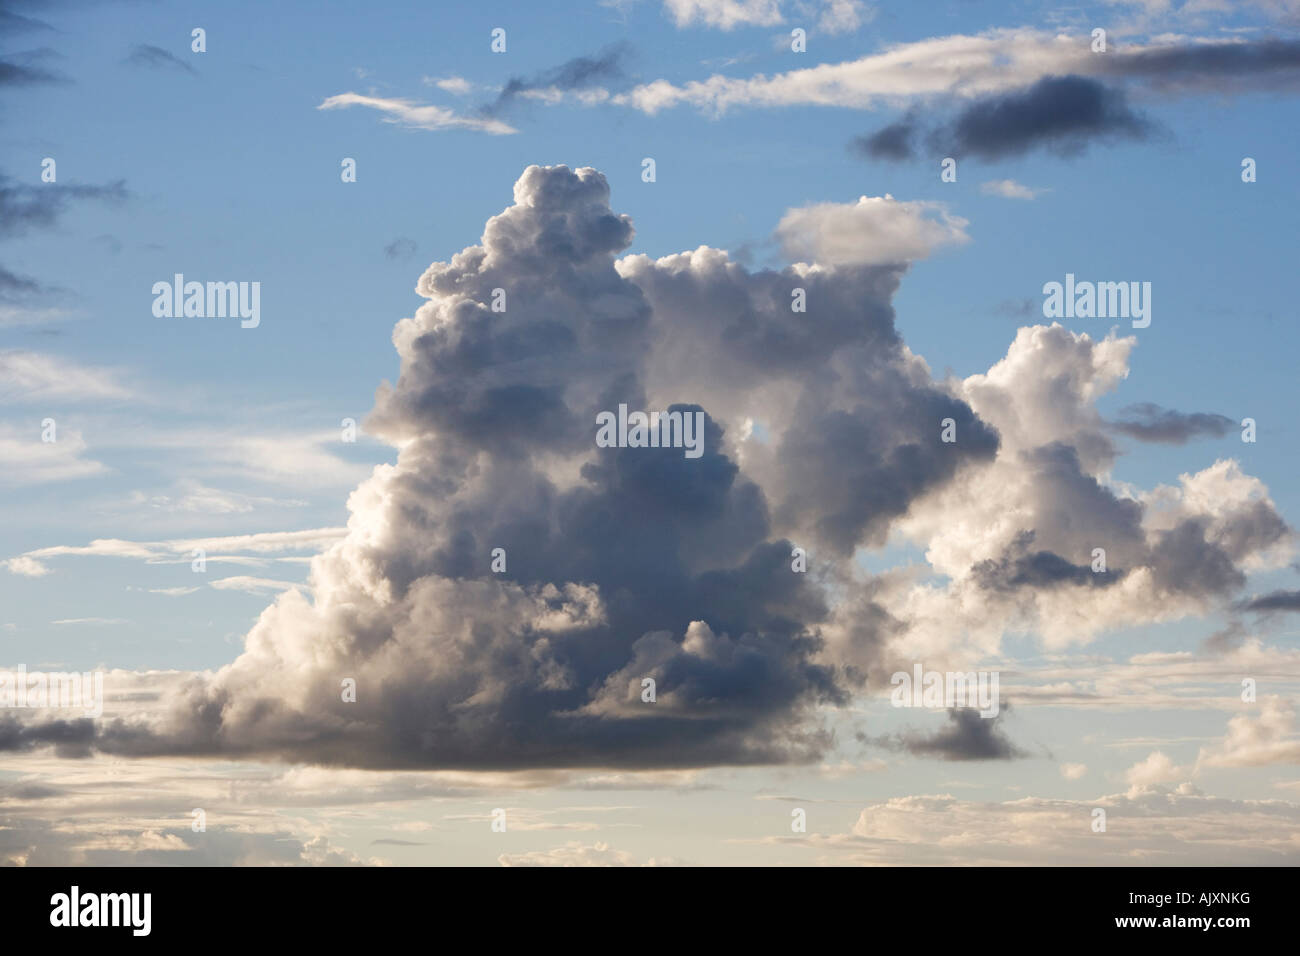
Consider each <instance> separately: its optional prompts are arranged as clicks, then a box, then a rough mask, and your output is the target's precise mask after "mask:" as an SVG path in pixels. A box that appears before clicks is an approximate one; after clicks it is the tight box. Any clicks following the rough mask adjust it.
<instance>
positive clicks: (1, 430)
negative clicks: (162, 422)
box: [0, 421, 107, 573]
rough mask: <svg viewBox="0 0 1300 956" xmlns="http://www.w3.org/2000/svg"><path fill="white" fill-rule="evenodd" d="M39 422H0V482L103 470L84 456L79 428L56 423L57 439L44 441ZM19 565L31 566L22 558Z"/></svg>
mask: <svg viewBox="0 0 1300 956" xmlns="http://www.w3.org/2000/svg"><path fill="white" fill-rule="evenodd" d="M39 426H40V423H39V421H37V422H33V423H32V425H31V426H28V427H25V428H17V427H13V426H5V425H0V461H3V462H4V463H5V467H4V469H3V470H0V486H3V485H10V486H12V485H37V484H45V483H47V482H54V481H73V480H76V479H79V478H88V477H90V476H92V475H98V474H100V473H102V472H104V471H106V470H107V469H106V468H105V466H104V465H103V464H102V463H100V462H98V461H93V460H91V459H89V458H86V457H84V455H85V452H86V450H87V445H86V440H85V439H84V438H83V437H82V434H81V432H79V431H77V430H76V429H73V428H68V427H58V426H57V423H56V435H57V437H58V440H57V441H51V442H46V441H42V440H41V431H42V428H41V427H39ZM20 566H21V567H24V568H28V569H30V568H31V565H30V564H28V563H26V562H22V563H21V564H20ZM10 570H11V571H13V570H14V568H13V567H12V566H11V567H10ZM16 573H25V572H21V571H19V572H16Z"/></svg>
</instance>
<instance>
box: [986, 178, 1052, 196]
mask: <svg viewBox="0 0 1300 956" xmlns="http://www.w3.org/2000/svg"><path fill="white" fill-rule="evenodd" d="M980 192H982V193H983V194H984V195H986V196H1001V197H1002V198H1003V199H1037V198H1038V197H1039V196H1040V195H1042V193H1043V190H1041V189H1034V188H1032V187H1030V186H1026V185H1024V184H1023V183H1018V182H1016V181H1015V180H1014V179H994V180H991V181H989V182H987V183H980Z"/></svg>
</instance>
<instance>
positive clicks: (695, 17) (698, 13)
mask: <svg viewBox="0 0 1300 956" xmlns="http://www.w3.org/2000/svg"><path fill="white" fill-rule="evenodd" d="M664 10H665V11H666V12H667V13H668V15H669V16H671V17H672V19H673V22H674V23H676V25H677V26H678V27H688V26H693V25H695V24H697V23H698V24H700V25H701V26H706V27H716V28H717V29H719V30H734V29H735V28H736V27H740V26H760V27H770V26H775V25H776V24H778V23H781V22H782V20H783V19H784V18H783V17H782V16H781V4H780V0H664Z"/></svg>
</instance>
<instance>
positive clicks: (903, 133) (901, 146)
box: [852, 114, 917, 160]
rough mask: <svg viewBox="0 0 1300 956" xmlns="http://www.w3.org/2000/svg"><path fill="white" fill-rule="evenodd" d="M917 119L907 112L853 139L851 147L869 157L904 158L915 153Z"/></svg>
mask: <svg viewBox="0 0 1300 956" xmlns="http://www.w3.org/2000/svg"><path fill="white" fill-rule="evenodd" d="M916 134H917V119H916V116H915V115H914V114H909V115H907V116H905V117H903V118H902V119H900V120H898V121H897V122H894V123H890V124H889V125H888V126H883V127H881V128H880V129H878V130H877V131H876V132H874V133H871V134H870V135H864V136H859V137H857V138H856V139H855V140H853V144H852V145H853V148H854V149H855V150H856V151H857V152H858V153H860V154H862V155H863V156H867V157H869V158H871V159H889V160H904V159H911V158H912V157H913V156H915V155H916V147H915V143H914V140H915V138H916Z"/></svg>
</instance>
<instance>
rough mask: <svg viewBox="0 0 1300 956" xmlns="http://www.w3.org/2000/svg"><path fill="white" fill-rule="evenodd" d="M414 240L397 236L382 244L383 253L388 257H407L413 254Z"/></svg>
mask: <svg viewBox="0 0 1300 956" xmlns="http://www.w3.org/2000/svg"><path fill="white" fill-rule="evenodd" d="M415 249H416V246H415V240H414V239H408V238H406V237H405V236H399V237H398V238H396V239H394V240H393V241H392V242H390V243H389V244H388V245H386V246H384V255H386V256H387V257H388V258H390V259H409V258H411V256H413V255H415Z"/></svg>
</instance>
